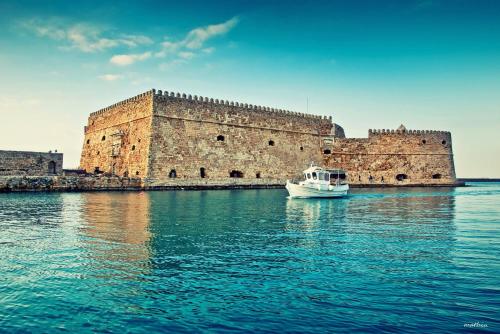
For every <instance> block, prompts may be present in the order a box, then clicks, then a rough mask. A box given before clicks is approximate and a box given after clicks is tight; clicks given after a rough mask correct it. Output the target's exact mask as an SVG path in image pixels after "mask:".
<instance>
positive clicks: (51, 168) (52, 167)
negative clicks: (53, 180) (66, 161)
mask: <svg viewBox="0 0 500 334" xmlns="http://www.w3.org/2000/svg"><path fill="white" fill-rule="evenodd" d="M55 173H56V163H55V162H54V161H51V162H49V174H55Z"/></svg>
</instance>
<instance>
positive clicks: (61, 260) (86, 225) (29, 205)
mask: <svg viewBox="0 0 500 334" xmlns="http://www.w3.org/2000/svg"><path fill="white" fill-rule="evenodd" d="M0 270H1V272H0V273H1V275H0V331H2V332H9V333H14V332H46V333H57V332H89V333H90V332H120V333H124V332H133V333H151V332H158V331H163V332H167V331H170V332H207V331H208V332H296V333H298V332H301V333H304V332H309V333H323V332H330V333H332V332H333V333H338V332H353V331H362V332H373V333H378V332H409V333H442V332H450V333H455V332H461V331H468V332H497V333H498V332H500V184H487V183H475V184H472V186H471V187H466V188H456V189H444V188H443V189H430V188H429V189H423V188H422V189H405V190H396V189H373V190H356V191H353V192H352V195H351V196H350V197H348V198H345V199H335V200H328V199H326V200H325V199H323V200H300V199H299V200H297V199H294V200H290V199H288V198H287V193H286V191H284V190H234V191H185V192H182V191H180V192H148V193H145V192H141V193H137V192H125V193H117V192H106V193H61V194H40V193H39V194H0ZM464 325H465V326H469V327H464Z"/></svg>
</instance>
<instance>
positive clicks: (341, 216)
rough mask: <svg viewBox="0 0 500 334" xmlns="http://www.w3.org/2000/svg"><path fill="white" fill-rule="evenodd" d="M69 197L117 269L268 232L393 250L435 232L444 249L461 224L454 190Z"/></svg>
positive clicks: (175, 265) (169, 263) (205, 251)
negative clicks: (326, 195)
mask: <svg viewBox="0 0 500 334" xmlns="http://www.w3.org/2000/svg"><path fill="white" fill-rule="evenodd" d="M68 196H78V197H80V201H79V202H80V203H81V206H82V207H81V210H80V212H81V216H80V218H81V221H82V224H81V226H80V230H81V231H82V232H84V235H86V238H83V239H82V242H83V243H85V244H87V246H88V249H89V250H90V251H89V253H88V256H89V257H91V258H92V259H93V260H95V261H97V262H101V263H102V264H103V265H105V266H113V267H116V269H120V264H121V263H124V264H125V263H126V265H124V266H123V267H124V268H131V266H130V262H136V264H137V265H136V266H132V268H142V269H145V268H151V267H155V268H160V269H161V268H163V269H168V270H178V269H179V268H180V267H182V265H183V263H181V262H182V261H179V258H183V259H184V260H185V259H187V258H191V259H198V260H199V258H200V257H206V256H208V255H210V254H217V253H220V254H224V253H225V252H231V251H233V250H232V249H231V247H232V245H234V244H239V243H242V242H243V243H244V242H248V243H250V244H251V243H255V242H265V240H263V239H266V238H267V239H268V242H272V241H273V240H279V241H280V242H282V241H283V240H282V239H283V238H285V239H286V242H287V243H289V244H290V246H293V247H305V248H307V247H321V246H323V247H326V246H328V245H329V244H328V242H329V241H328V240H326V239H325V236H324V235H323V234H322V233H323V232H325V233H334V234H335V235H336V237H337V241H335V242H338V240H343V241H342V243H344V247H345V248H346V249H345V251H347V250H348V249H349V247H351V246H353V245H357V246H358V247H359V246H360V245H362V244H360V243H356V242H355V239H356V238H357V236H363V237H366V236H367V235H372V236H373V237H374V238H375V237H376V238H378V240H379V241H380V242H376V243H373V240H372V241H367V244H371V247H373V246H374V244H375V246H380V247H381V249H380V252H382V253H385V251H382V249H391V247H390V246H391V245H390V243H389V244H388V243H384V240H385V241H387V240H394V238H397V239H399V240H406V242H409V243H411V242H414V241H416V240H417V241H422V240H424V239H426V238H428V239H429V243H434V244H435V245H434V246H433V247H436V245H439V246H438V247H439V251H440V254H441V255H440V256H442V255H444V254H446V253H449V251H450V249H451V247H452V245H453V237H454V228H455V227H454V224H453V218H454V209H455V202H454V201H455V200H454V197H453V190H450V189H432V190H427V189H417V188H416V189H409V190H405V191H401V190H393V189H387V190H382V189H377V190H363V191H357V192H356V191H355V192H354V193H353V194H352V195H351V196H350V197H348V198H344V199H335V200H328V199H303V200H297V199H294V200H292V199H288V198H286V194H285V193H284V192H283V191H281V190H255V191H237V190H232V191H194V192H139V193H137V192H128V193H114V192H109V193H108V192H106V193H81V194H69V195H68ZM74 202H75V201H72V203H74ZM63 204H64V202H63ZM63 207H64V205H63ZM63 211H64V209H63ZM263 230H265V231H266V236H264V237H263V236H262V233H261V232H262V231H263ZM294 233H295V234H296V237H294V236H293V235H294ZM285 235H286V237H285ZM338 238H341V239H338ZM330 241H331V240H330ZM425 244H426V243H423V244H422V243H419V245H425ZM330 246H331V245H330ZM394 247H399V246H394ZM399 250H400V249H392V251H399ZM351 251H352V249H351ZM358 251H359V252H361V250H358ZM414 251H415V250H413V251H412V252H414ZM195 262H196V261H195ZM209 262H210V261H209ZM198 264H199V263H198ZM208 264H209V263H206V264H205V265H208ZM127 270H128V269H127Z"/></svg>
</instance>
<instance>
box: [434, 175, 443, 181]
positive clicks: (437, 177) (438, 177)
mask: <svg viewBox="0 0 500 334" xmlns="http://www.w3.org/2000/svg"><path fill="white" fill-rule="evenodd" d="M441 177H442V175H441V174H432V178H433V179H435V180H439V179H440V178H441Z"/></svg>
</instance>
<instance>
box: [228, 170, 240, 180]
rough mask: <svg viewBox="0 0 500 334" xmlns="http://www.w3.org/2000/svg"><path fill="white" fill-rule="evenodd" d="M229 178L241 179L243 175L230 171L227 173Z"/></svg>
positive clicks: (236, 171)
mask: <svg viewBox="0 0 500 334" xmlns="http://www.w3.org/2000/svg"><path fill="white" fill-rule="evenodd" d="M229 177H235V178H242V177H243V173H242V172H240V171H239V170H232V171H230V172H229Z"/></svg>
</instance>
